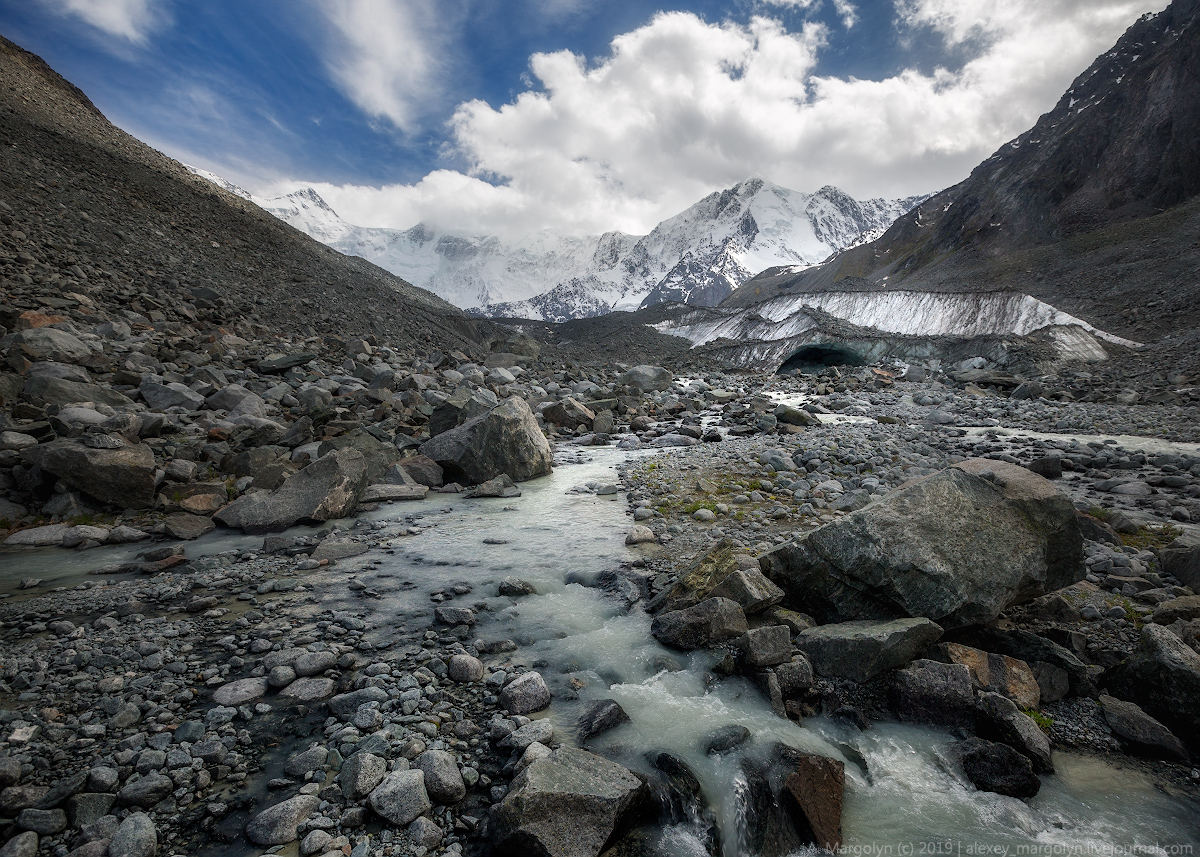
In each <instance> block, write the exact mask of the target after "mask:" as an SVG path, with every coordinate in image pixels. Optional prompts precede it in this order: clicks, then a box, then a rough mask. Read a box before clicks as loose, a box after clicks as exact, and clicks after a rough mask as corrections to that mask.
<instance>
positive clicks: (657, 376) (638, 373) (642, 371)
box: [617, 365, 675, 393]
mask: <svg viewBox="0 0 1200 857" xmlns="http://www.w3.org/2000/svg"><path fill="white" fill-rule="evenodd" d="M674 377H675V376H674V375H672V374H671V373H670V372H669V371H668V370H666V369H664V368H663V367H661V366H646V365H642V366H634V367H633V368H632V369H630V370H629V371H628V372H625V373H624V374H622V375H621V377H620V378H618V379H617V380H618V381H620V383H622V384H624V385H626V386H627V387H633V388H634V389H635V390H641V391H642V392H643V393H649V392H654V391H662V390H666V389H667V388H669V387H670V386H671V381H672V380H674Z"/></svg>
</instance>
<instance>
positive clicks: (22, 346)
mask: <svg viewBox="0 0 1200 857" xmlns="http://www.w3.org/2000/svg"><path fill="white" fill-rule="evenodd" d="M0 347H2V348H5V349H11V350H15V351H17V352H18V353H19V354H21V355H23V356H24V357H27V358H28V359H30V360H34V361H37V360H53V361H55V362H56V363H77V364H78V363H86V362H87V361H88V360H90V359H91V356H92V349H90V348H88V346H87V345H86V344H85V343H84V342H83V341H82V340H81V339H79V337H77V336H72V335H71V334H69V333H67V332H66V331H65V330H56V329H55V328H53V327H35V328H33V329H31V330H19V331H17V332H16V333H10V334H9V335H8V336H6V337H4V338H3V339H0Z"/></svg>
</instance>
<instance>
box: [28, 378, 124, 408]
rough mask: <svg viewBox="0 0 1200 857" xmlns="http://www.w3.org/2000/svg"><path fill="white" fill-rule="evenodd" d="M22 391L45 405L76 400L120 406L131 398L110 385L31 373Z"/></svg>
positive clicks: (114, 406)
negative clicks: (104, 385)
mask: <svg viewBox="0 0 1200 857" xmlns="http://www.w3.org/2000/svg"><path fill="white" fill-rule="evenodd" d="M24 393H25V395H26V396H28V397H29V398H31V399H40V400H41V401H43V402H45V403H46V404H47V405H73V404H75V403H76V402H94V403H96V404H98V405H108V406H109V407H112V408H120V407H124V406H125V405H132V404H133V400H132V399H130V398H129V397H128V396H125V395H123V394H122V393H118V392H117V391H116V390H114V389H112V388H111V387H102V386H100V385H99V384H83V383H80V382H79V381H68V380H66V379H65V378H52V377H50V376H48V375H31V376H30V378H29V380H28V381H26V382H25V389H24Z"/></svg>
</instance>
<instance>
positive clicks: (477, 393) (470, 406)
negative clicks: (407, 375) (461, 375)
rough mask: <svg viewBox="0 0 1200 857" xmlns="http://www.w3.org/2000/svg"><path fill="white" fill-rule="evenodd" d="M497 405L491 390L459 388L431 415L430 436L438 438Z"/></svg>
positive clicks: (497, 402)
mask: <svg viewBox="0 0 1200 857" xmlns="http://www.w3.org/2000/svg"><path fill="white" fill-rule="evenodd" d="M497 404H499V401H498V400H497V399H496V394H495V393H493V392H492V391H491V390H480V389H473V388H471V387H467V386H463V387H459V388H458V389H457V390H455V391H454V392H453V393H451V394H450V397H449V398H448V399H446V400H445V401H444V402H442V403H441V404H439V405H438V406H437V407H435V408H434V409H433V413H432V414H430V415H429V436H430V437H436V436H437V435H439V434H442V433H443V432H448V431H450V429H452V428H455V427H456V426H460V425H462V424H463V423H465V422H467V421H468V420H472V419H475V418H476V417H481V416H483V415H484V414H486V413H487V412H488V411H490V410H491V409H492V408H494V407H496V405H497Z"/></svg>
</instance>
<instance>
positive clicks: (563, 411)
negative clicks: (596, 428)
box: [542, 396, 596, 429]
mask: <svg viewBox="0 0 1200 857" xmlns="http://www.w3.org/2000/svg"><path fill="white" fill-rule="evenodd" d="M542 416H543V417H544V418H545V420H546V422H549V423H554V424H555V425H556V426H563V427H564V428H568V429H573V428H575V427H576V426H586V427H587V428H589V429H590V428H591V427H592V423H593V421H595V419H596V412H595V411H593V410H591V409H590V408H588V407H587V406H586V405H583V404H581V403H580V402H578V401H577V400H575V399H573V398H572V397H570V396H567V397H566V398H565V399H563V400H562V401H561V402H555V403H554V404H553V405H551V406H550V407H548V408H546V409H545V410H543V411H542Z"/></svg>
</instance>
